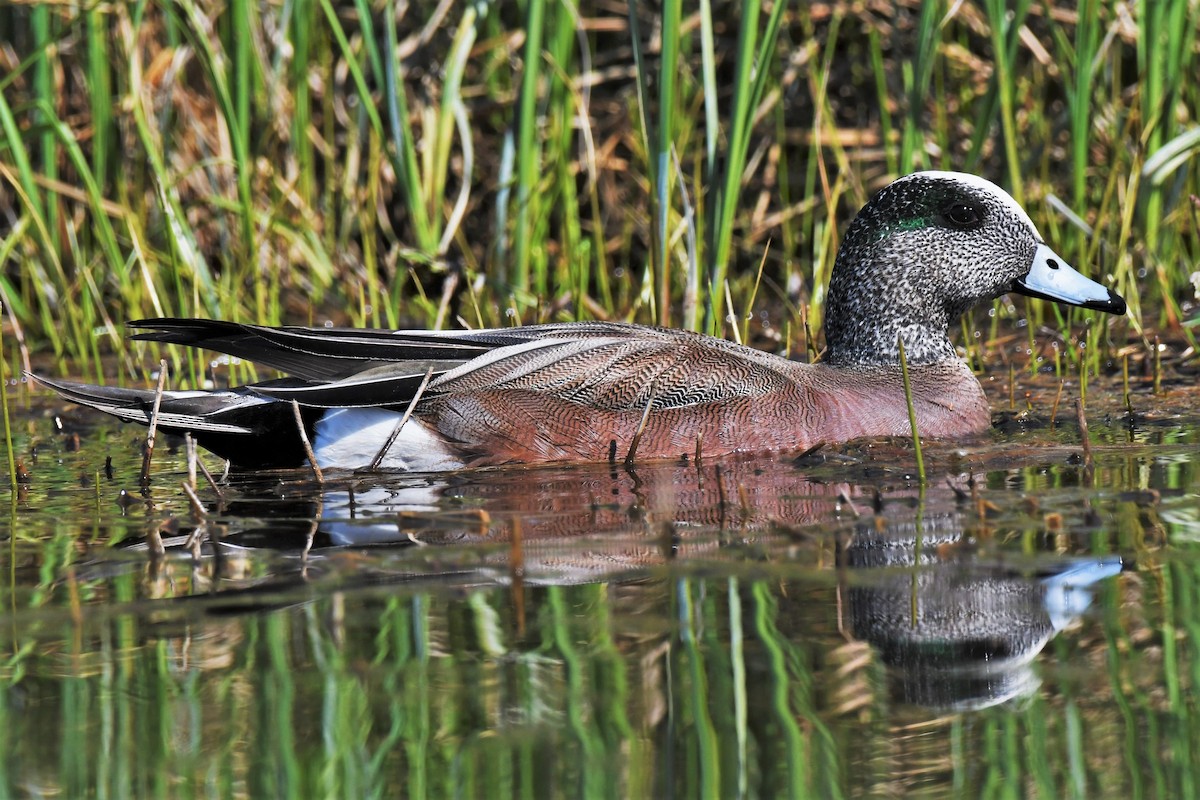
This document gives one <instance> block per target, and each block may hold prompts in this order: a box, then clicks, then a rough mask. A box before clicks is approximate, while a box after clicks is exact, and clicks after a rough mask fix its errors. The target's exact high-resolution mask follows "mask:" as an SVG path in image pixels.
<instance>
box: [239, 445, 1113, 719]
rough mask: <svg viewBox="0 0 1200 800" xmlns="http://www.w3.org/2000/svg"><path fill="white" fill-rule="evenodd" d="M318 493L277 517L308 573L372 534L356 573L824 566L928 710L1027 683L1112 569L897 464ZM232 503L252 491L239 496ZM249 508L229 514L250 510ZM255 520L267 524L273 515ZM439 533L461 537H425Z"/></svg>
mask: <svg viewBox="0 0 1200 800" xmlns="http://www.w3.org/2000/svg"><path fill="white" fill-rule="evenodd" d="M855 470H857V472H856V471H855ZM829 476H833V477H836V478H841V479H842V480H840V481H838V480H831V479H830V477H829ZM846 478H850V479H851V480H850V481H847V480H846ZM287 493H288V492H285V494H287ZM293 494H295V495H299V496H311V495H305V493H304V492H299V491H297V492H293ZM272 495H273V496H274V497H278V495H279V492H278V491H274V492H272ZM881 496H882V497H884V498H886V499H885V500H881V499H880V497H881ZM320 498H321V499H320V502H319V503H313V502H312V501H310V500H296V501H293V502H295V503H299V505H297V506H295V507H294V508H292V509H291V510H290V511H288V512H287V513H284V514H282V516H283V517H284V518H291V519H293V520H295V521H297V524H307V523H303V522H302V521H303V520H304V519H305V518H307V519H308V520H310V521H311V520H312V519H314V518H315V519H316V520H317V523H316V525H315V532H316V535H315V537H310V538H309V540H308V545H307V546H308V548H309V549H307V550H306V551H305V553H304V559H305V560H306V563H307V564H309V565H310V568H311V569H314V570H315V571H316V572H317V573H319V572H320V570H321V568H322V567H321V562H322V560H323V559H326V560H328V561H330V562H332V561H334V560H336V558H337V554H338V553H342V552H345V551H347V549H354V548H359V549H361V548H366V547H377V546H381V545H390V546H393V547H392V548H391V550H389V551H385V552H392V553H399V554H401V555H398V556H394V557H391V558H389V559H386V563H385V564H384V565H383V566H382V567H381V566H380V565H379V564H378V563H376V564H374V565H373V567H367V568H376V569H385V570H387V571H389V573H390V574H391V575H392V576H393V577H398V579H404V580H412V579H416V580H420V579H422V578H428V579H433V580H436V581H437V582H439V583H445V581H446V580H447V579H449V580H453V581H454V582H455V585H456V586H460V587H462V588H468V587H471V586H478V585H488V584H490V585H495V584H496V583H508V584H511V585H518V584H520V585H531V584H541V585H547V584H548V585H565V584H573V583H581V582H590V581H614V580H620V579H622V578H624V577H629V576H631V575H640V576H644V575H646V573H647V570H653V569H657V568H662V567H663V566H664V565H667V564H670V563H672V562H673V563H675V564H676V565H677V566H676V567H671V568H672V569H682V570H684V571H685V572H686V573H687V574H699V573H698V572H697V571H696V570H699V571H700V572H703V571H704V568H705V565H706V564H712V563H715V562H717V561H720V562H721V563H725V564H729V563H731V562H733V563H735V564H736V567H733V568H736V569H744V568H745V567H746V566H747V565H752V566H754V567H755V568H767V567H769V568H771V569H773V570H774V571H773V572H771V573H770V577H771V579H773V580H774V579H778V580H779V581H780V582H781V583H782V582H786V581H788V580H791V579H793V578H794V574H795V573H796V572H797V571H799V570H808V571H810V572H812V571H820V570H825V574H826V575H828V574H829V572H830V571H832V570H834V568H835V567H840V568H841V569H840V570H838V572H837V574H838V575H839V576H840V577H839V579H838V586H837V595H838V597H840V598H841V599H842V600H843V601H844V605H842V606H841V608H840V611H839V612H838V613H840V616H841V622H842V625H841V629H842V632H843V634H848V635H850V636H852V637H854V638H857V639H859V640H864V641H867V642H869V643H870V644H871V645H873V646H874V648H875V650H876V652H877V653H878V655H879V657H880V659H881V660H882V661H883V662H884V663H885V664H886V665H887V666H888V668H889V670H888V675H889V681H890V685H891V691H892V695H893V697H894V699H896V700H898V701H900V702H903V703H908V704H915V705H921V706H931V707H937V708H953V709H965V708H978V707H983V706H987V705H992V704H995V703H999V702H1003V701H1005V700H1008V699H1010V698H1013V697H1018V696H1023V695H1027V694H1028V693H1029V692H1031V691H1032V690H1033V689H1034V688H1035V687H1036V685H1037V680H1036V677H1035V672H1034V670H1033V669H1032V668H1031V666H1030V662H1031V661H1032V660H1033V659H1034V657H1035V656H1036V655H1037V654H1038V653H1039V652H1040V651H1041V650H1042V649H1043V648H1044V647H1045V645H1046V643H1047V642H1049V641H1050V639H1051V638H1052V637H1053V636H1054V635H1055V633H1057V632H1058V631H1060V630H1062V629H1063V628H1064V627H1065V626H1066V625H1068V624H1069V623H1070V622H1071V621H1072V620H1074V619H1076V618H1078V617H1079V616H1080V615H1081V614H1082V613H1083V612H1084V611H1085V610H1086V609H1087V607H1088V605H1089V603H1090V602H1091V588H1092V587H1094V586H1095V584H1096V583H1097V582H1098V581H1100V580H1103V579H1104V578H1107V577H1110V576H1112V575H1115V574H1116V573H1117V572H1119V571H1120V570H1121V560H1120V559H1119V558H1118V557H1115V556H1106V557H1094V558H1092V557H1070V558H1068V557H1064V556H1061V555H1057V554H1042V555H1040V556H1023V557H1021V559H1020V560H1019V561H1014V560H1013V557H1012V555H1011V554H1007V555H1006V551H1005V550H1003V549H1002V548H998V547H996V546H992V545H989V546H976V544H975V543H974V540H973V538H972V536H971V535H970V534H969V533H968V532H967V530H968V529H969V528H970V526H971V525H973V524H975V523H977V522H978V519H977V514H976V511H975V507H974V506H973V505H972V503H971V502H969V501H965V502H964V498H963V494H962V492H961V491H954V490H952V489H950V488H948V487H946V486H941V487H931V488H930V489H929V490H928V492H927V493H925V494H924V495H922V496H920V497H919V498H918V494H917V492H916V491H915V490H913V489H912V488H911V485H910V484H909V483H908V482H907V481H906V480H905V479H904V476H903V475H902V474H901V473H893V472H887V471H884V472H880V471H879V470H878V468H876V470H875V471H874V472H867V471H865V470H863V469H860V468H855V469H851V470H847V469H843V468H838V469H827V470H825V471H824V473H822V472H821V471H820V470H817V471H815V474H814V471H812V470H805V469H801V468H798V467H796V466H794V465H792V464H790V463H786V462H785V463H778V462H775V463H772V464H770V465H763V464H762V463H761V462H759V463H754V462H746V463H737V462H732V463H726V464H723V465H722V466H721V467H720V468H717V467H716V466H715V465H713V466H708V465H705V466H703V467H701V468H697V467H696V466H695V465H694V464H675V465H665V466H659V467H655V468H649V469H639V470H637V471H636V472H629V471H626V470H622V469H620V468H619V467H613V468H597V469H592V470H587V469H571V470H548V469H529V470H507V471H498V472H494V473H489V474H483V475H478V474H464V475H458V476H453V475H451V476H444V475H443V476H436V477H430V476H418V475H408V476H398V477H394V478H389V479H381V478H379V477H374V478H370V479H358V480H355V481H353V482H343V483H342V484H340V485H338V486H336V487H326V488H325V490H324V491H323V492H322V493H321V494H320ZM243 502H244V503H248V504H250V505H251V506H253V504H254V503H261V500H255V499H254V497H253V493H249V494H248V495H247V496H246V499H245V500H243ZM272 502H273V503H275V504H276V506H277V504H278V501H277V500H276V501H272ZM304 503H308V504H309V505H307V506H305V505H304ZM276 506H270V504H267V506H264V507H276ZM264 507H258V508H257V509H256V510H254V511H250V512H248V511H246V510H245V509H233V508H231V509H230V511H229V515H230V516H231V517H237V516H239V515H240V516H242V517H254V518H257V519H262V518H263V516H264V513H263V508H264ZM1013 513H1021V512H1016V511H1014V512H1013ZM276 516H280V515H278V514H277V515H276ZM269 529H270V530H273V531H275V533H274V534H272V535H274V536H278V535H279V533H278V531H279V530H280V526H279V525H273V526H269ZM265 535H266V534H264V533H263V532H262V529H261V528H260V529H259V530H258V532H255V531H254V530H244V531H243V532H242V533H241V534H240V538H239V537H238V536H234V537H231V538H230V539H229V540H228V541H230V542H231V543H234V544H242V545H258V546H261V545H263V544H265V543H267V540H265V539H263V538H262V537H263V536H265ZM290 536H291V539H290V541H291V542H293V545H292V547H293V548H294V547H295V543H296V542H297V541H298V539H297V538H296V537H295V535H294V532H293V533H292V534H290ZM275 541H276V546H277V542H278V539H276V540H275ZM398 544H399V545H433V547H426V548H419V547H418V548H417V549H416V550H412V549H408V550H399V551H397V550H395V549H394V546H395V545H398ZM452 544H458V545H466V546H464V547H459V548H455V549H454V550H447V549H446V548H445V547H437V545H452ZM421 553H424V554H426V555H425V556H422V555H420V554H421ZM429 554H433V555H429ZM456 554H457V555H456ZM364 568H365V567H363V566H362V565H361V564H360V565H358V566H356V569H364ZM378 578H379V575H378V574H376V575H375V576H374V579H378ZM785 594H786V593H785ZM829 596H830V599H831V600H832V599H833V598H832V592H831V593H830V595H829ZM809 597H811V595H809ZM786 602H792V601H786ZM795 602H797V603H800V602H808V601H806V600H796V601H795ZM834 605H835V604H834V603H833V602H830V603H829V605H828V606H826V607H825V609H826V610H828V609H829V608H832V607H833V606H834ZM797 618H798V619H800V620H802V621H801V623H800V624H799V625H798V626H797V627H798V629H797V630H795V631H792V632H791V633H792V635H794V636H798V637H805V636H812V635H813V633H812V630H811V629H810V628H806V627H805V625H808V624H809V623H811V622H812V620H813V619H814V617H813V615H812V613H811V612H810V611H808V610H806V611H804V613H801V614H798V615H797Z"/></svg>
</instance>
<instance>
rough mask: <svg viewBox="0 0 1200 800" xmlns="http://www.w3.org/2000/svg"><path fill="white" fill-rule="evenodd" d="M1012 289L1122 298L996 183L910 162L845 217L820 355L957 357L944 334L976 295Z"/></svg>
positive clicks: (845, 359)
mask: <svg viewBox="0 0 1200 800" xmlns="http://www.w3.org/2000/svg"><path fill="white" fill-rule="evenodd" d="M1006 292H1019V293H1021V294H1027V295H1030V296H1033V297H1042V298H1046V299H1049V300H1054V301H1056V302H1059V303H1065V304H1068V305H1077V306H1085V307H1088V308H1094V309H1098V310H1100V311H1107V312H1110V313H1113V314H1124V313H1125V301H1124V300H1123V299H1121V297H1120V296H1118V295H1117V294H1115V293H1113V292H1112V291H1111V290H1110V289H1108V288H1106V287H1104V286H1101V285H1100V284H1098V283H1096V282H1095V281H1092V280H1090V279H1088V278H1085V277H1084V276H1083V275H1080V274H1079V273H1078V272H1076V271H1075V270H1074V269H1072V268H1071V267H1070V266H1068V265H1067V262H1066V261H1065V260H1064V259H1062V258H1061V257H1059V256H1058V255H1056V254H1055V253H1054V251H1053V250H1051V249H1050V248H1049V247H1047V246H1046V244H1045V243H1044V242H1043V241H1042V237H1041V234H1039V233H1038V230H1037V227H1036V226H1034V224H1033V220H1031V219H1030V218H1029V215H1028V214H1026V213H1025V210H1024V209H1023V208H1021V207H1020V206H1019V205H1017V202H1016V201H1015V200H1013V199H1012V197H1010V196H1009V195H1008V193H1007V192H1005V191H1004V190H1003V189H1001V188H1000V187H998V186H996V185H995V184H994V183H991V182H990V181H986V180H984V179H983V178H979V177H977V176H975V175H967V174H964V173H960V172H917V173H914V174H912V175H908V176H905V177H903V178H899V179H898V180H896V181H893V182H892V183H891V184H889V185H888V186H886V187H884V188H883V189H882V190H881V191H880V192H879V193H878V194H877V195H875V197H873V198H872V199H871V201H870V202H869V203H867V205H866V206H864V207H863V209H862V210H861V211H860V212H859V213H858V216H857V217H855V219H854V221H853V222H852V223H851V224H850V227H849V229H848V230H847V231H846V235H845V237H844V238H843V240H842V246H841V249H840V250H839V251H838V255H837V261H836V263H835V264H834V267H833V275H832V277H831V278H830V281H829V298H828V301H827V310H826V318H825V342H826V345H827V348H828V349H827V351H826V354H825V360H826V361H827V362H829V363H833V364H847V365H848V364H860V365H896V364H898V363H899V350H898V348H897V345H896V340H897V337H900V336H902V337H903V339H904V348H905V353H906V356H907V358H908V361H909V363H910V364H931V363H937V362H941V361H948V360H951V359H954V358H957V355H956V353H955V351H954V346H953V345H952V344H951V343H950V340H949V338H948V337H947V335H946V332H947V329H948V328H949V325H950V323H951V322H953V321H954V320H955V319H957V318H958V316H959V315H960V314H962V313H963V312H964V311H966V310H967V309H968V308H970V307H971V306H973V305H975V304H976V303H980V302H984V301H987V300H992V299H993V298H996V297H999V296H1000V295H1002V294H1004V293H1006Z"/></svg>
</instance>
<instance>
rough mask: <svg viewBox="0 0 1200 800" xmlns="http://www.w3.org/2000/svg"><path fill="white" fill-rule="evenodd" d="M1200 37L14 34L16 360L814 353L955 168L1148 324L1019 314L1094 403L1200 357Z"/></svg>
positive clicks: (465, 20)
mask: <svg viewBox="0 0 1200 800" xmlns="http://www.w3.org/2000/svg"><path fill="white" fill-rule="evenodd" d="M622 12H624V13H622ZM1198 17H1200V6H1197V5H1196V4H1195V3H1189V2H1187V0H1165V1H1164V2H1155V3H1150V2H1143V3H1140V4H1132V5H1131V4H1125V3H1118V2H1115V0H1086V2H1083V3H1080V4H1079V5H1078V9H1076V6H1075V4H1060V3H1055V2H1047V3H1033V2H1031V1H1030V0H1022V2H1019V3H1017V4H1015V6H1013V5H1012V4H1005V3H1000V2H993V0H987V2H982V3H964V4H957V3H949V2H932V1H929V2H909V3H903V4H899V5H898V6H896V7H895V8H891V9H886V10H885V9H884V7H879V8H875V7H871V10H867V9H865V8H864V7H862V6H861V5H855V4H839V3H834V4H816V5H812V4H808V3H794V4H787V3H785V2H777V3H770V4H764V3H760V2H749V3H724V2H713V1H712V0H701V2H700V3H698V4H696V5H691V4H681V3H679V2H677V0H666V1H665V2H664V3H663V6H662V8H661V9H657V8H656V9H650V8H648V7H641V6H638V5H637V4H632V3H631V4H629V6H628V7H627V8H623V7H622V6H620V5H617V6H613V5H611V4H610V5H606V6H601V7H599V8H597V7H594V6H585V7H576V6H575V5H574V4H571V3H557V2H548V1H547V0H527V2H525V3H522V4H498V5H488V4H469V3H464V4H435V3H416V4H407V3H396V2H394V0H294V2H288V3H279V4H262V3H254V2H251V0H233V1H232V2H229V3H223V4H215V5H213V4H201V3H197V2H195V0H174V1H173V2H166V1H164V0H138V1H137V2H133V3H116V4H99V3H84V4H40V3H29V4H6V5H4V6H3V7H2V8H0V41H3V42H6V43H7V44H6V46H5V47H3V48H0V76H2V77H0V208H2V209H4V213H3V215H2V217H0V302H2V303H3V305H4V308H5V313H6V320H7V321H8V322H9V324H10V325H11V326H12V328H13V330H14V332H15V333H16V334H17V335H18V338H19V342H20V344H21V346H22V348H24V349H28V350H34V351H43V352H45V353H50V354H53V358H54V359H55V361H56V364H57V368H58V369H60V370H66V371H76V372H80V371H86V372H88V373H97V374H98V373H99V372H100V371H101V367H100V365H99V361H100V357H101V356H102V355H104V354H105V353H109V352H115V353H118V354H120V355H121V356H122V359H121V363H122V365H123V368H122V373H123V374H132V373H134V372H135V371H136V370H135V366H136V365H137V364H140V363H144V362H146V361H148V360H149V354H147V353H143V352H140V351H139V352H138V353H137V354H136V355H135V354H131V353H126V352H125V348H126V347H127V345H126V344H125V343H124V342H123V339H122V330H121V325H122V323H123V322H124V321H126V320H129V319H134V318H139V317H145V316H156V315H200V316H212V317H223V318H229V319H238V320H253V321H257V322H264V323H285V322H292V323H307V322H309V321H320V320H324V319H332V320H334V321H335V322H337V323H345V324H355V325H381V326H401V325H409V326H456V325H459V324H468V325H471V326H479V325H500V324H515V323H517V322H518V321H522V322H533V321H538V320H544V319H551V318H553V319H575V318H588V317H609V318H622V319H633V320H638V321H643V322H660V323H666V324H674V325H682V326H685V327H689V328H695V329H704V330H708V331H710V332H713V333H717V334H722V335H730V336H736V335H739V334H743V335H747V334H748V335H752V336H756V335H758V334H760V333H764V332H765V333H766V334H767V336H768V338H770V339H772V340H775V341H777V342H779V345H778V346H779V347H780V348H781V349H788V350H789V351H797V352H799V351H803V350H805V349H808V348H809V347H810V346H811V344H812V343H811V342H810V341H809V340H808V336H807V334H806V333H805V330H806V329H807V330H808V331H812V332H814V333H815V332H816V331H817V330H818V329H819V324H820V320H821V315H822V310H823V288H822V287H823V284H824V281H826V280H827V278H828V274H829V270H830V268H831V265H832V260H833V257H834V254H835V252H836V244H837V241H838V238H839V233H840V230H841V229H842V227H843V226H844V225H845V223H846V221H847V219H848V217H849V215H851V214H852V213H853V212H854V211H855V210H856V209H857V207H858V206H859V205H860V204H862V203H863V202H864V201H865V200H866V199H867V197H868V196H869V195H870V193H871V192H872V191H873V190H874V189H875V188H877V187H878V186H879V185H881V184H882V183H884V182H885V181H886V180H888V179H889V178H890V177H894V176H895V175H896V174H898V173H900V172H906V171H909V170H911V169H919V168H923V167H936V168H949V169H960V170H965V171H971V172H976V173H979V174H982V175H985V176H987V177H990V178H993V179H995V180H997V181H998V182H1000V183H1002V184H1004V185H1006V186H1007V188H1009V189H1010V190H1011V191H1012V192H1013V194H1014V195H1015V196H1017V197H1018V198H1019V199H1021V200H1022V201H1023V202H1024V203H1025V204H1026V205H1027V206H1028V208H1029V210H1030V212H1031V214H1032V216H1033V217H1034V219H1035V221H1036V222H1037V223H1038V225H1039V226H1040V227H1041V229H1042V232H1043V234H1044V235H1045V236H1046V238H1047V239H1048V240H1050V241H1052V242H1054V243H1055V244H1056V246H1057V247H1058V249H1059V250H1060V252H1062V254H1063V255H1064V256H1065V257H1066V258H1068V259H1069V260H1071V261H1073V262H1074V263H1075V264H1076V265H1077V266H1080V267H1081V268H1083V269H1084V270H1085V271H1088V272H1091V273H1093V274H1098V275H1099V276H1100V277H1101V279H1102V280H1105V281H1106V282H1109V283H1111V284H1113V285H1114V286H1115V288H1117V290H1118V291H1120V292H1121V293H1123V294H1125V295H1126V296H1127V297H1128V298H1129V299H1130V301H1131V313H1130V318H1129V323H1128V324H1127V323H1126V322H1122V321H1111V320H1108V319H1104V320H1103V321H1099V322H1097V321H1096V320H1094V319H1093V318H1092V315H1091V314H1090V313H1089V312H1083V311H1063V310H1060V309H1054V310H1047V309H1045V308H1044V307H1042V306H1040V305H1037V304H1034V305H1032V306H1030V308H1029V310H1028V311H1025V310H1023V307H1022V308H1017V307H1011V306H1006V305H1004V304H998V305H997V309H996V313H995V314H993V315H992V318H991V320H990V321H989V327H988V329H986V330H985V331H984V336H983V338H982V343H983V344H986V343H988V342H990V341H993V340H995V339H996V338H997V337H998V336H999V335H1000V334H1001V333H1003V332H1006V331H1002V330H1001V328H1000V326H1001V325H1003V324H1005V321H1006V320H1010V319H1013V318H1017V317H1024V316H1025V315H1026V314H1028V315H1029V319H1030V323H1031V325H1030V333H1029V341H1030V350H1032V351H1034V352H1035V355H1039V354H1041V355H1045V357H1046V358H1047V359H1048V361H1051V362H1053V363H1055V364H1056V365H1058V367H1059V369H1060V372H1062V371H1065V370H1067V369H1068V368H1072V369H1071V371H1075V370H1076V369H1079V368H1080V366H1081V364H1082V367H1083V369H1084V371H1085V372H1086V371H1089V370H1091V371H1094V370H1096V369H1097V368H1099V367H1100V366H1101V364H1102V360H1105V359H1106V358H1107V357H1109V356H1111V346H1110V345H1112V344H1116V345H1124V344H1125V342H1126V339H1127V330H1128V331H1132V333H1133V334H1134V335H1135V337H1137V336H1144V334H1143V331H1144V330H1145V329H1146V328H1153V329H1156V330H1161V331H1162V333H1163V334H1164V336H1165V337H1166V338H1167V339H1168V340H1179V339H1187V340H1189V341H1190V339H1191V337H1192V336H1193V335H1194V333H1193V330H1192V329H1190V328H1189V327H1188V326H1186V325H1183V324H1182V323H1185V322H1187V321H1188V320H1186V319H1185V317H1186V316H1187V315H1188V310H1187V307H1185V306H1184V305H1183V304H1185V303H1189V302H1194V295H1195V288H1194V287H1193V285H1192V283H1191V282H1190V280H1189V276H1190V275H1191V274H1192V273H1193V272H1194V271H1196V269H1197V263H1198V261H1200V222H1198V214H1200V211H1198V209H1197V206H1196V201H1195V200H1194V199H1193V196H1195V195H1200V167H1198V166H1197V165H1198V164H1200V159H1196V158H1194V156H1195V155H1196V154H1197V152H1198V151H1200V134H1198V133H1197V130H1198V129H1197V125H1198V124H1200V121H1198V120H1197V109H1200V84H1197V82H1195V81H1189V80H1186V78H1187V76H1190V75H1193V74H1194V73H1195V70H1196V68H1197V63H1198V61H1197V58H1196V53H1197V49H1198V47H1200V45H1198V37H1197V36H1196V35H1195V31H1196V30H1197V29H1198V27H1200V18H1198ZM764 255H765V258H764ZM760 263H762V264H763V265H764V266H763V269H762V274H761V291H757V290H758V289H759V280H758V278H759V264H760ZM731 310H732V311H733V312H735V313H734V314H732V315H731ZM1043 315H1048V316H1049V319H1047V320H1045V321H1043V319H1042V317H1043ZM751 318H753V321H754V323H755V324H754V325H753V326H751V325H750V324H749V323H750V321H751ZM460 320H461V322H460ZM735 320H736V324H734V322H735ZM978 322H982V315H981V318H980V320H979V321H978ZM1044 322H1045V324H1049V325H1050V326H1051V327H1053V328H1054V329H1056V333H1055V334H1054V335H1053V336H1052V337H1051V339H1052V341H1042V340H1044V339H1046V337H1045V336H1044V335H1042V334H1041V333H1039V334H1038V335H1037V336H1036V337H1035V336H1034V333H1033V331H1035V330H1040V326H1042V325H1043V324H1044ZM1082 326H1090V327H1096V326H1101V327H1100V329H1099V330H1084V329H1083V327H1082ZM739 327H741V328H742V329H743V331H744V332H743V331H739V330H737V328H739ZM976 327H977V321H976V320H968V321H967V322H966V324H964V326H963V328H964V331H967V333H968V336H969V337H971V338H968V339H966V340H965V341H964V345H965V346H968V347H969V348H974V347H976V346H977V345H978V344H979V342H977V341H972V338H974V337H973V333H974V330H975V329H976ZM764 329H765V331H764ZM1110 329H1113V332H1110ZM1114 332H1115V335H1113V334H1114ZM1023 337H1024V334H1022V338H1023ZM1135 341H1136V338H1135ZM1143 341H1148V339H1147V340H1143ZM1050 347H1053V348H1054V349H1053V352H1051V350H1050V349H1049V348H1050ZM1042 348H1047V349H1046V350H1045V352H1044V353H1042V352H1041V349H1042ZM1060 348H1061V350H1062V351H1063V352H1059V350H1060ZM1081 353H1086V354H1087V355H1088V356H1089V357H1088V358H1087V359H1082V358H1080V354H1081ZM1064 356H1065V358H1064ZM176 357H177V358H178V357H180V356H178V355H176ZM1118 362H1119V359H1115V360H1113V363H1118Z"/></svg>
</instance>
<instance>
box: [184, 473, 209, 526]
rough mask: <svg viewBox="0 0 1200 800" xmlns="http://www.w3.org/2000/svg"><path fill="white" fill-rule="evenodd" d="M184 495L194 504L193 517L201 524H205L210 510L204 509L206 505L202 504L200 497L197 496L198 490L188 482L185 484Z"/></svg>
mask: <svg viewBox="0 0 1200 800" xmlns="http://www.w3.org/2000/svg"><path fill="white" fill-rule="evenodd" d="M183 493H184V494H186V495H187V496H188V500H189V501H191V504H192V516H194V517H195V518H196V519H197V520H199V521H200V522H204V520H205V519H207V518H208V509H207V508H205V507H204V503H201V502H200V495H198V494H196V490H195V489H194V488H192V485H191V484H189V483H188V482H187V481H184V482H183Z"/></svg>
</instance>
